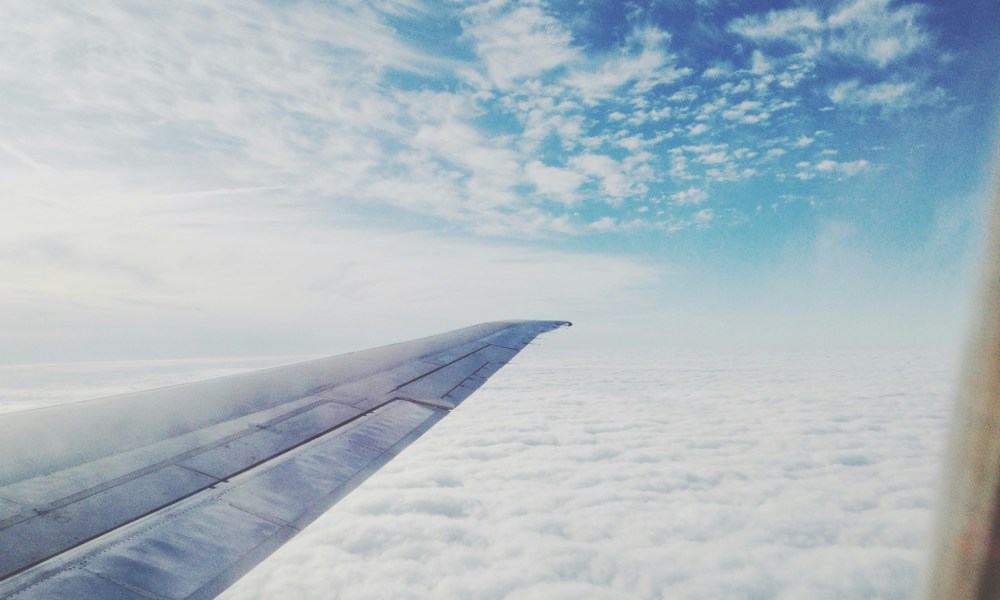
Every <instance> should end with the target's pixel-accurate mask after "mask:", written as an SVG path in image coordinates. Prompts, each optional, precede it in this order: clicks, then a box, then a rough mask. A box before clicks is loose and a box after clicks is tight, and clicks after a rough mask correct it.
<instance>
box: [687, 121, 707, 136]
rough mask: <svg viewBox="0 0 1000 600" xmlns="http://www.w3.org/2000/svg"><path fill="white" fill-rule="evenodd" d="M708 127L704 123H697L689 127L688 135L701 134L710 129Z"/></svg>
mask: <svg viewBox="0 0 1000 600" xmlns="http://www.w3.org/2000/svg"><path fill="white" fill-rule="evenodd" d="M708 129H709V127H708V125H706V124H704V123H695V124H693V125H691V126H690V127H688V135H701V134H702V133H705V132H706V131H708Z"/></svg>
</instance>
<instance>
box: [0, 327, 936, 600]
mask: <svg viewBox="0 0 1000 600" xmlns="http://www.w3.org/2000/svg"><path fill="white" fill-rule="evenodd" d="M699 325H700V324H699ZM595 327H597V326H596V325H594V324H588V323H587V322H578V323H577V326H576V327H574V328H572V329H570V330H566V331H561V332H555V333H552V334H549V335H547V336H545V337H542V338H540V342H541V344H540V345H532V346H529V347H528V348H527V349H525V350H524V351H523V352H522V353H521V354H520V355H519V356H518V357H517V359H516V361H515V363H514V364H512V365H510V366H507V367H505V368H504V369H503V370H501V371H500V372H499V373H498V374H497V375H495V376H494V377H493V378H492V379H491V380H490V381H489V382H488V383H487V384H486V385H485V386H484V387H483V388H482V389H481V390H480V391H479V392H477V393H476V394H475V395H473V396H472V397H471V398H469V399H468V400H467V401H466V402H465V403H464V404H463V405H462V406H461V407H460V408H458V409H456V410H455V411H454V412H453V413H452V414H451V415H449V416H448V417H447V418H445V419H444V420H443V421H441V422H440V423H439V424H437V425H436V426H435V427H434V428H433V429H431V430H430V431H429V432H428V433H426V434H425V435H424V436H423V437H422V438H420V439H419V440H418V441H417V442H415V443H414V444H413V445H412V446H410V448H408V449H407V450H406V451H404V452H403V453H401V455H400V456H399V457H397V458H395V459H393V461H391V462H390V463H389V464H388V465H386V466H385V467H384V468H383V469H382V470H381V471H379V472H378V473H376V474H375V475H373V476H372V477H371V478H370V479H369V480H368V481H367V482H365V483H364V484H363V485H362V486H361V487H360V488H358V489H357V490H355V491H354V492H352V493H351V494H350V495H348V496H347V497H346V498H345V499H343V500H341V501H340V502H339V503H338V504H337V505H335V506H334V508H333V509H332V510H330V511H329V512H328V513H326V514H325V515H323V516H321V517H320V518H319V519H318V520H317V521H315V522H314V523H313V524H312V525H310V526H309V527H307V528H306V529H305V531H303V532H302V533H300V534H299V535H298V536H296V537H295V538H293V539H292V540H291V541H290V542H289V543H287V544H286V545H285V546H283V547H282V548H281V549H279V550H278V551H277V552H276V553H275V554H273V555H272V556H271V557H270V558H268V559H267V560H265V561H264V562H263V563H261V564H260V565H259V566H258V567H257V568H255V569H254V570H252V571H251V572H250V573H248V574H247V575H246V576H245V577H244V578H243V579H241V580H240V581H238V582H237V583H236V584H235V585H234V586H233V587H232V588H230V589H229V590H227V591H226V592H224V593H223V594H222V595H221V596H220V598H222V599H223V600H253V599H258V598H260V599H263V598H267V599H269V600H271V599H274V600H283V599H286V598H296V599H302V600H312V599H319V598H329V597H330V594H331V593H335V594H336V595H337V597H339V598H345V599H347V600H358V599H362V598H384V597H389V596H397V597H407V598H449V599H450V598H484V599H487V600H490V599H494V598H551V597H567V598H576V597H581V595H582V596H584V597H588V598H608V599H611V598H624V597H628V598H638V599H653V598H750V597H768V598H843V599H845V600H862V599H868V598H875V597H878V598H906V597H912V596H913V595H914V592H915V591H916V586H917V583H918V573H919V571H920V569H921V568H922V567H923V566H924V562H925V556H924V549H925V548H926V547H927V546H928V542H929V539H928V538H929V534H930V531H929V525H930V517H931V506H932V504H933V503H934V501H935V500H936V493H935V483H936V480H937V478H938V470H939V469H938V468H939V465H938V460H939V456H940V455H941V452H942V450H943V445H944V444H943V442H944V438H945V434H946V430H947V420H948V416H949V412H950V410H949V408H950V407H949V398H950V396H951V393H950V389H949V387H950V385H949V383H950V379H951V377H952V371H951V369H950V362H949V361H942V360H941V359H940V357H939V356H937V355H924V354H918V353H885V352H874V351H867V352H862V353H860V354H859V353H856V352H852V353H831V352H827V351H823V352H799V353H795V354H784V353H773V354H766V353H760V354H755V353H740V352H726V353H716V352H691V351H684V352H680V351H677V352H671V351H667V350H662V349H661V350H657V351H653V352H650V351H635V350H633V351H615V352H607V351H606V350H604V351H597V350H595V349H593V348H589V347H587V345H586V344H582V345H583V346H584V348H582V349H581V348H580V346H581V343H580V337H584V338H586V337H587V336H588V328H591V329H592V328H595ZM425 328H426V326H425ZM433 332H434V331H433V330H424V331H421V332H419V333H423V334H426V333H433ZM399 339H400V338H399V337H398V334H397V336H396V337H389V338H386V339H385V340H384V341H385V342H393V341H399ZM373 341H374V340H373V339H369V340H368V341H367V342H366V344H370V343H373ZM268 361H271V362H268ZM283 362H287V359H286V358H277V359H275V358H272V359H262V358H255V359H224V360H222V359H217V360H204V359H202V360H190V361H145V362H118V363H89V364H70V365H33V366H17V367H11V366H8V367H0V412H6V411H9V410H11V409H12V408H21V409H23V408H26V407H27V406H37V405H40V404H50V403H53V402H58V401H65V400H66V399H67V398H74V399H82V398H86V397H90V396H91V395H100V394H104V393H120V392H126V391H132V390H135V389H144V388H146V387H150V386H160V385H169V384H172V383H179V382H183V381H190V380H193V379H198V378H201V377H207V376H218V375H223V374H227V373H231V372H236V371H239V370H243V369H248V368H261V367H264V366H268V365H269V364H280V363H283Z"/></svg>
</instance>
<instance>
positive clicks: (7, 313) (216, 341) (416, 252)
mask: <svg viewBox="0 0 1000 600" xmlns="http://www.w3.org/2000/svg"><path fill="white" fill-rule="evenodd" d="M7 184H8V185H9V186H11V187H8V188H7V190H6V191H5V196H4V211H5V212H4V220H3V221H2V222H0V250H2V252H0V279H2V280H3V281H5V282H7V283H6V285H5V286H4V287H3V290H2V291H0V315H2V316H0V337H3V338H4V339H5V340H7V341H8V343H7V344H6V345H5V346H4V351H3V352H2V353H0V354H2V355H3V356H0V358H2V359H5V360H21V361H24V360H29V358H28V357H44V356H49V357H53V356H59V355H60V354H63V355H69V356H75V357H96V356H116V355H117V356H120V355H121V354H123V353H135V352H138V353H140V355H143V354H146V355H154V356H155V355H157V354H158V353H162V354H168V355H170V354H174V353H176V352H178V350H177V349H178V348H184V347H187V352H190V351H191V350H190V345H191V344H195V345H196V346H198V347H200V348H202V349H203V350H204V352H205V353H209V354H214V353H218V352H219V349H220V348H226V349H227V350H226V351H227V352H230V353H232V352H242V353H248V352H271V353H273V352H275V351H276V348H290V347H295V348H296V349H297V351H310V350H315V349H317V348H319V347H321V346H322V345H323V344H324V343H326V342H324V341H323V340H324V339H325V338H326V337H327V334H325V333H323V332H328V331H333V330H339V331H341V332H342V333H343V335H344V336H345V339H346V338H347V337H349V336H350V335H352V334H357V333H358V332H359V331H363V330H365V329H371V331H387V330H389V329H393V328H399V333H398V334H402V335H408V332H412V333H414V334H416V333H418V332H415V331H414V330H413V324H412V323H411V321H413V319H412V315H414V314H420V315H422V318H421V319H420V321H422V322H423V323H424V326H425V327H429V326H431V324H432V323H437V324H438V326H440V327H441V328H442V329H447V328H448V327H450V326H452V325H461V324H462V323H464V322H466V321H469V322H474V321H483V320H491V319H494V320H495V319H496V318H498V317H502V316H503V315H497V314H496V307H497V306H502V307H503V308H504V310H505V311H508V313H509V314H511V315H515V316H516V315H537V314H542V315H544V314H550V313H552V311H557V312H560V314H562V313H563V312H564V311H565V312H572V311H574V310H581V309H582V307H585V306H588V305H590V306H592V307H594V308H596V306H597V304H601V303H604V302H606V301H607V302H612V305H609V307H608V309H609V310H611V311H612V312H613V310H614V306H615V305H617V303H618V302H622V303H626V304H627V303H628V302H633V301H635V299H634V298H625V297H622V296H619V300H617V301H615V300H612V298H614V297H615V296H616V295H617V294H618V293H619V291H623V290H627V289H628V288H629V287H630V286H631V285H632V284H633V283H635V282H642V281H650V280H651V279H653V280H655V278H656V277H658V276H655V275H653V273H654V272H655V269H652V268H650V267H645V266H641V265H640V264H639V263H634V262H632V261H630V260H626V259H616V258H611V257H602V256H600V255H596V254H591V255H575V254H571V253H563V252H559V251H552V250H544V249H537V248H536V249H531V248H528V247H523V246H518V245H516V244H488V243H484V242H482V241H476V240H470V239H468V238H466V237H464V236H459V237H455V238H450V237H447V236H441V235H434V234H433V233H431V232H422V231H419V230H415V231H410V232H408V233H405V232H400V231H398V230H397V231H393V229H392V228H389V229H382V230H380V229H377V228H374V227H371V228H358V227H357V226H353V227H352V226H349V224H346V223H343V222H341V220H340V219H339V218H338V215H336V213H333V214H331V213H329V212H328V211H325V210H322V204H321V203H317V205H316V206H315V207H314V208H313V209H312V210H304V209H302V208H301V207H299V206H297V205H289V206H281V207H279V206H275V205H274V202H273V200H272V199H271V198H272V197H271V195H270V194H271V193H269V192H256V193H252V192H247V193H243V194H237V195H219V196H208V197H205V196H199V197H176V198H173V199H170V200H169V201H165V200H164V199H162V198H158V197H152V196H143V194H142V192H141V191H137V190H134V189H132V188H129V187H127V186H123V185H122V184H120V183H116V182H109V181H104V180H100V179H93V178H90V179H85V178H83V177H82V176H77V177H73V178H71V177H69V176H68V175H67V174H65V173H64V174H62V176H61V178H60V179H57V180H56V179H53V178H51V177H48V176H47V175H45V174H38V175H37V178H36V179H35V180H34V181H29V180H26V179H24V178H21V179H18V180H17V181H10V180H8V181H7ZM37 198H45V199H46V201H45V202H38V201H37ZM485 220H486V221H487V222H492V223H497V224H502V225H505V226H506V227H508V228H510V229H516V232H517V234H518V235H519V236H522V237H523V236H524V235H529V236H530V235H531V229H532V228H538V229H542V230H546V229H551V230H557V231H558V230H565V229H568V228H570V225H569V223H568V222H567V221H566V219H560V218H558V217H553V216H551V215H547V214H545V213H541V212H539V211H535V212H526V213H525V214H523V215H518V216H517V218H516V220H514V221H513V222H509V223H508V222H505V221H504V220H503V218H501V217H496V218H494V219H490V218H488V217H487V218H485ZM494 226H496V225H494ZM511 281H519V282H521V284H523V286H522V285H520V284H519V285H518V286H510V285H509V282H511ZM605 286H606V287H605ZM616 290H617V291H616ZM625 293H626V295H628V294H630V292H625ZM442 298H448V299H449V300H448V301H447V302H442ZM401 299H405V300H402V301H401ZM595 303H596V304H595ZM574 307H575V308H574ZM248 332H252V333H249V334H248ZM398 334H397V335H398ZM154 339H155V340H157V343H156V344H155V345H149V344H147V343H145V342H143V340H154ZM355 339H356V338H355ZM56 340H59V342H58V343H54V342H55V341H56ZM95 340H97V341H96V342H95ZM192 340H200V341H198V342H194V341H192ZM387 341H391V340H387ZM289 344H291V345H289ZM317 344H318V345H317ZM239 348H243V350H238V349H239ZM234 349H235V350H234ZM278 351H280V350H278ZM50 359H51V358H50Z"/></svg>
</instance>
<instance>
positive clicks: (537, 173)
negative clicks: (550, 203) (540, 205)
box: [525, 161, 584, 204]
mask: <svg viewBox="0 0 1000 600" xmlns="http://www.w3.org/2000/svg"><path fill="white" fill-rule="evenodd" d="M525 171H526V174H527V176H528V179H529V180H530V181H531V182H532V183H533V184H534V185H535V187H536V188H537V189H538V192H539V193H541V194H545V195H549V196H552V197H554V198H557V199H559V200H560V201H561V202H565V203H567V204H572V203H573V202H575V201H576V199H577V194H576V191H577V188H579V187H580V185H581V184H583V182H584V177H583V176H582V175H580V174H579V173H578V172H576V171H574V170H572V169H564V168H562V167H550V166H549V165H546V164H543V163H541V162H539V161H532V162H530V163H528V165H527V166H526V167H525Z"/></svg>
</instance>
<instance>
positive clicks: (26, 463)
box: [0, 321, 570, 600]
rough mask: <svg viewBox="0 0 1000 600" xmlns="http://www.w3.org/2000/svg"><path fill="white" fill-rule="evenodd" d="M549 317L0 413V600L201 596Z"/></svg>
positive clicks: (418, 427) (329, 498) (367, 469)
mask: <svg viewBox="0 0 1000 600" xmlns="http://www.w3.org/2000/svg"><path fill="white" fill-rule="evenodd" d="M569 324H570V323H568V322H564V321H504V322H496V323H484V324H481V325H475V326H472V327H467V328H464V329H459V330H456V331H452V332H449V333H444V334H441V335H436V336H433V337H428V338H423V339H419V340H414V341H410V342H404V343H400V344H394V345H391V346H385V347H383V348H375V349H372V350H365V351H361V352H355V353H351V354H345V355H342V356H335V357H331V358H324V359H319V360H314V361H309V362H304V363H299V364H295V365H288V366H283V367H276V368H273V369H266V370H263V371H256V372H252V373H246V374H240V375H234V376H230V377H223V378H219V379H212V380H208V381H201V382H197V383H190V384H184V385H176V386H171V387H166V388H161V389H156V390H149V391H145V392H139V393H134V394H126V395H123V396H114V397H111V398H103V399H99V400H91V401H87V402H77V403H73V404H66V405H61V406H54V407H49V408H42V409H37V410H30V411H24V412H20V413H12V414H6V415H2V416H0V598H17V599H18V600H22V599H28V598H107V599H163V598H169V599H176V600H180V599H187V598H192V599H193V598H213V597H215V596H216V595H218V594H219V593H221V592H222V591H223V590H224V589H226V588H227V587H229V586H230V585H231V584H232V583H233V582H235V581H236V580H237V579H239V578H240V577H241V576H242V575H243V574H244V573H246V572H247V571H249V570H250V569H251V568H252V567H253V566H254V565H256V564H257V563H259V562H260V561H261V560H263V559H264V558H265V557H267V556H268V555H269V554H271V553H272V552H273V551H274V550H275V549H277V548H278V547H279V546H281V545H282V544H283V543H285V542H286V541H287V540H288V539H289V538H291V537H292V536H293V535H295V534H296V533H298V532H299V531H301V530H302V528H303V527H305V526H306V525H307V524H308V523H310V522H312V521H313V520H314V519H316V518H317V517H318V516H319V515H321V514H322V513H323V512H325V511H326V510H327V509H329V508H330V506H332V505H333V504H334V503H335V502H337V501H338V500H340V499H341V498H343V497H344V496H345V495H346V494H348V493H349V492H350V491H351V490H353V489H354V488H356V487H357V486H358V485H359V484H361V482H363V481H364V480H365V479H367V478H368V477H369V476H370V475H371V474H372V473H374V472H375V471H376V470H378V469H379V468H380V467H382V466H383V465H384V464H385V463H387V462H388V461H389V460H391V459H392V458H393V457H394V456H396V455H397V454H399V452H400V451H401V450H402V449H403V448H405V447H406V446H407V445H409V444H410V443H411V442H412V441H413V440H415V439H416V438H417V437H419V436H420V435H422V434H423V433H424V432H425V431H427V430H428V429H429V428H430V427H431V426H432V425H434V424H435V423H436V422H437V421H439V420H440V419H442V418H443V417H444V416H445V415H447V414H448V412H449V411H451V410H452V409H453V408H455V407H456V406H458V404H459V403H461V402H462V401H463V400H464V399H465V398H467V397H468V396H469V395H470V394H471V393H472V392H474V391H475V390H476V389H477V388H479V386H481V385H482V384H483V382H485V381H486V380H487V378H489V377H490V376H492V375H493V374H494V373H496V372H497V371H498V370H499V369H500V368H501V367H502V366H503V365H505V364H507V362H509V361H510V360H511V359H512V358H513V357H514V355H516V354H517V353H518V352H519V351H520V350H521V349H522V348H524V347H525V346H526V345H527V344H528V343H529V342H530V341H531V340H532V339H534V338H535V336H537V335H539V334H541V333H544V332H547V331H550V330H552V329H556V328H558V327H560V326H562V325H569Z"/></svg>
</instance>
